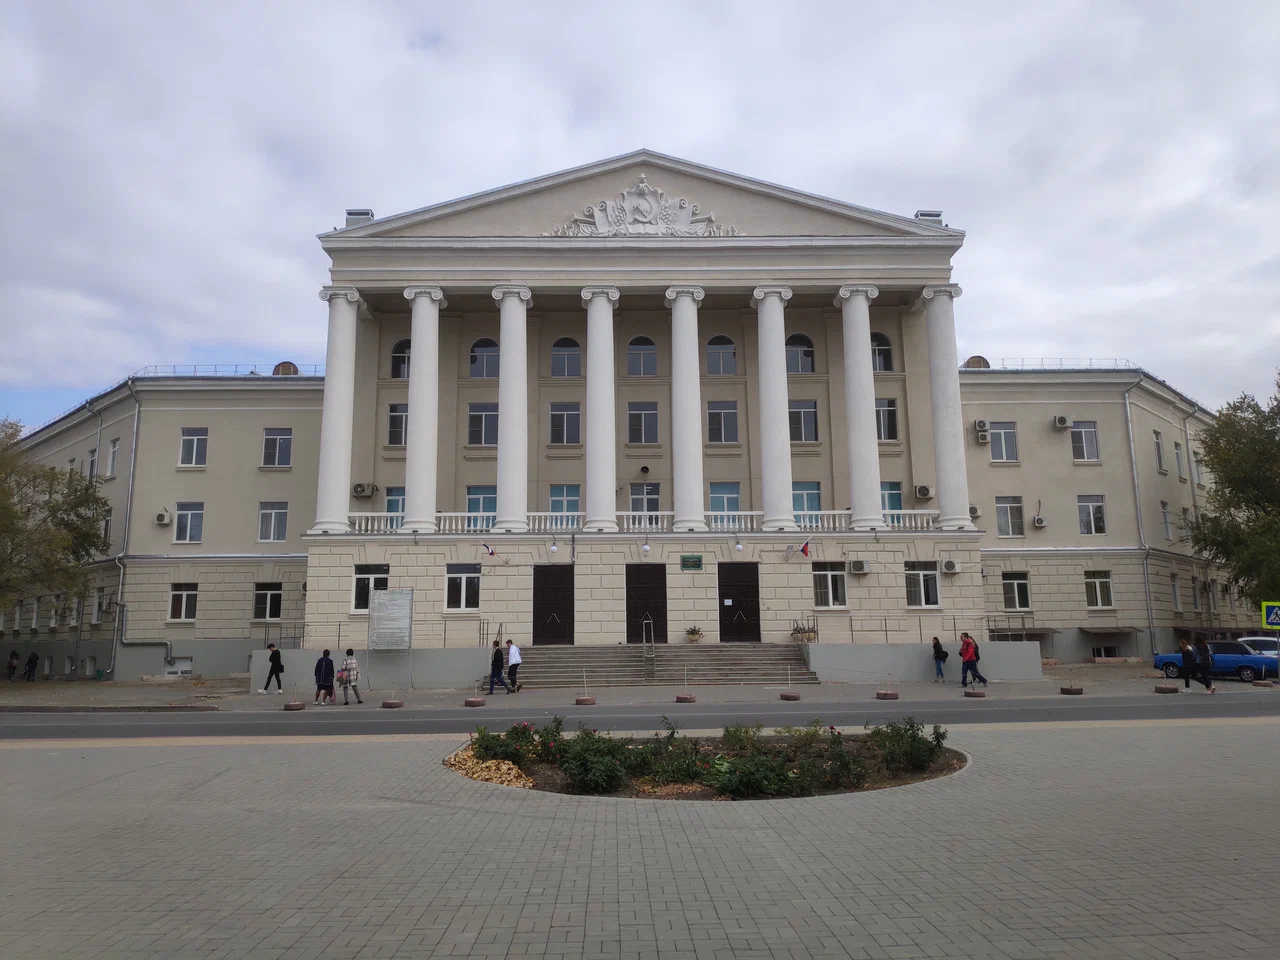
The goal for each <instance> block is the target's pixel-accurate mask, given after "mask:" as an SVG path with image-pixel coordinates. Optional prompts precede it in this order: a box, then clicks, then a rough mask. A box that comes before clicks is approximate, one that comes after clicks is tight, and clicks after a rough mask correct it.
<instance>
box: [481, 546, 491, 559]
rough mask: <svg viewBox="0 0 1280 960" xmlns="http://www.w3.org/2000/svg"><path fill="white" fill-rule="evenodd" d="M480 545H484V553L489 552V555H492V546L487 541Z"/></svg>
mask: <svg viewBox="0 0 1280 960" xmlns="http://www.w3.org/2000/svg"><path fill="white" fill-rule="evenodd" d="M480 546H482V547H484V550H485V553H487V554H489V556H491V557H492V556H494V553H493V547H491V546H489V545H488V544H487V543H482V544H480Z"/></svg>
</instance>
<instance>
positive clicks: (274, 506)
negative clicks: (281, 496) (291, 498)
mask: <svg viewBox="0 0 1280 960" xmlns="http://www.w3.org/2000/svg"><path fill="white" fill-rule="evenodd" d="M288 526H289V504H288V502H287V501H284V500H264V501H262V502H261V503H259V504H258V540H260V541H261V542H263V543H268V542H276V541H281V540H284V538H285V535H286V532H287V530H288Z"/></svg>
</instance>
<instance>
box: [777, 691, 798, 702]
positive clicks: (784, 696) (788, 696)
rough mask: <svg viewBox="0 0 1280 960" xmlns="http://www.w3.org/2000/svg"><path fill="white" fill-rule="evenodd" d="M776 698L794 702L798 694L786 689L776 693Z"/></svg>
mask: <svg viewBox="0 0 1280 960" xmlns="http://www.w3.org/2000/svg"><path fill="white" fill-rule="evenodd" d="M778 699H779V700H786V701H787V702H788V703H794V702H795V701H796V700H799V699H800V694H798V693H796V692H795V691H792V690H787V691H785V692H783V693H780V694H778Z"/></svg>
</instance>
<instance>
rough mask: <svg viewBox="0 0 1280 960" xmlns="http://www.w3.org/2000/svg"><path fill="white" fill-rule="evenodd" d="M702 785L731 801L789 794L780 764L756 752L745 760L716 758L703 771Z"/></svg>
mask: <svg viewBox="0 0 1280 960" xmlns="http://www.w3.org/2000/svg"><path fill="white" fill-rule="evenodd" d="M706 783H707V785H708V786H710V787H712V788H713V789H715V790H716V791H717V792H718V793H723V794H724V795H725V796H728V797H733V798H734V799H735V800H746V799H749V798H751V797H759V796H769V797H777V796H785V795H786V794H788V793H790V792H791V783H790V778H789V777H788V775H787V768H786V767H785V766H784V765H783V763H782V761H781V760H778V759H776V758H774V757H771V756H769V755H768V754H766V753H760V752H756V753H750V754H748V755H747V756H745V757H726V756H719V757H716V759H715V760H714V761H713V762H712V764H711V768H710V770H709V771H707V776H706Z"/></svg>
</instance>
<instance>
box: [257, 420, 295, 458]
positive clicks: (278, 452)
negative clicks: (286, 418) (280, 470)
mask: <svg viewBox="0 0 1280 960" xmlns="http://www.w3.org/2000/svg"><path fill="white" fill-rule="evenodd" d="M292 464H293V427H264V428H263V430H262V465H263V466H264V467H288V466H291V465H292Z"/></svg>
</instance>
